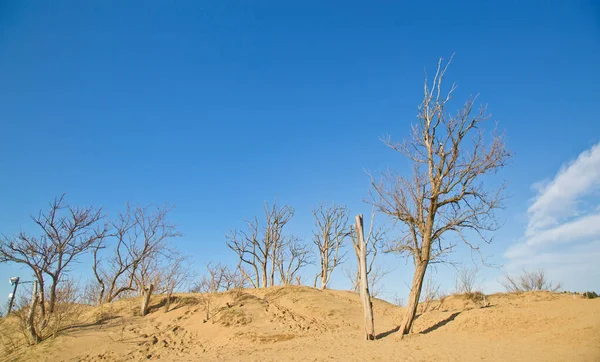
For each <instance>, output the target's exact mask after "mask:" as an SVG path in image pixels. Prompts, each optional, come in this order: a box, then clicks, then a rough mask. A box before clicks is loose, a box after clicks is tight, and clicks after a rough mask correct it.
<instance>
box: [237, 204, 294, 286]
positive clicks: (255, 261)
mask: <svg viewBox="0 0 600 362" xmlns="http://www.w3.org/2000/svg"><path fill="white" fill-rule="evenodd" d="M264 210H265V224H264V225H263V226H261V225H260V224H259V221H258V218H256V217H255V218H254V219H253V220H251V221H247V224H248V231H238V230H233V231H232V232H231V233H230V234H229V235H227V246H228V247H229V248H230V249H231V250H233V251H234V252H235V253H236V254H237V256H238V258H239V261H240V267H241V266H242V265H243V264H246V265H248V267H250V268H251V269H252V271H253V272H254V274H253V275H249V276H248V279H249V281H250V282H251V283H252V286H253V287H255V288H258V287H262V288H266V287H269V286H272V285H275V271H276V268H277V261H278V256H279V255H281V251H280V249H281V248H282V247H283V244H284V242H285V236H284V234H283V228H284V227H285V225H286V224H287V223H288V222H289V221H290V220H291V218H292V217H293V216H294V209H293V208H292V207H291V206H289V205H283V206H281V207H280V206H279V205H278V204H277V202H274V203H273V205H271V206H269V204H268V203H265V209H264ZM240 270H242V271H243V270H244V269H243V268H241V269H240Z"/></svg>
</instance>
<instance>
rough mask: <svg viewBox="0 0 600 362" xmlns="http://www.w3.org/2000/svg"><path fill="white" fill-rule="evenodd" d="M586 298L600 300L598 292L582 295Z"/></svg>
mask: <svg viewBox="0 0 600 362" xmlns="http://www.w3.org/2000/svg"><path fill="white" fill-rule="evenodd" d="M582 295H583V297H584V298H586V299H594V298H598V294H597V293H596V292H590V291H587V292H585V293H583V294H582Z"/></svg>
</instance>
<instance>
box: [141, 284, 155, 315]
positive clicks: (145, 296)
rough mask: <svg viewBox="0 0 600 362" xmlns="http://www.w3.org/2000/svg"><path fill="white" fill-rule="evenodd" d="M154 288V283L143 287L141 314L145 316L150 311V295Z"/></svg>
mask: <svg viewBox="0 0 600 362" xmlns="http://www.w3.org/2000/svg"><path fill="white" fill-rule="evenodd" d="M153 290H154V284H150V285H149V286H147V287H144V289H142V298H143V299H142V307H141V309H140V315H142V316H145V315H146V314H147V313H148V304H150V297H151V296H152V291H153Z"/></svg>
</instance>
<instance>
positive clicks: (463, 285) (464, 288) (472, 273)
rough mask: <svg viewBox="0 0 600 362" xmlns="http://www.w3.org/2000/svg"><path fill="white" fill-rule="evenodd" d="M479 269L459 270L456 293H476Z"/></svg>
mask: <svg viewBox="0 0 600 362" xmlns="http://www.w3.org/2000/svg"><path fill="white" fill-rule="evenodd" d="M477 272H478V270H477V268H472V269H469V268H464V267H463V268H459V269H457V272H456V292H457V293H459V294H467V295H470V294H472V293H474V292H475V291H476V290H475V284H476V283H477Z"/></svg>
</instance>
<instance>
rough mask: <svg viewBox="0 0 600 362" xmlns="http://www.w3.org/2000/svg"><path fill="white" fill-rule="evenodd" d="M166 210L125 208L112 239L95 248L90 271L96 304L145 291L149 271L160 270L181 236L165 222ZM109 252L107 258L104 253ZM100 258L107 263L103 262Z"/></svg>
mask: <svg viewBox="0 0 600 362" xmlns="http://www.w3.org/2000/svg"><path fill="white" fill-rule="evenodd" d="M170 210H171V208H170V207H168V206H162V207H161V206H157V207H151V206H146V207H142V206H137V207H132V206H131V205H129V204H127V206H126V210H125V212H124V213H121V214H120V215H119V217H118V218H117V220H115V221H114V222H113V223H112V227H113V230H112V235H111V237H109V238H107V239H106V240H102V241H101V242H98V243H96V244H95V245H94V248H93V253H92V254H93V264H92V271H93V273H94V277H95V280H96V282H97V286H98V289H99V292H98V301H97V302H98V303H105V302H106V303H108V302H112V301H113V300H115V299H116V298H118V297H119V296H120V295H121V294H123V293H125V292H128V291H129V292H131V291H135V290H139V291H140V292H141V291H142V290H145V288H146V287H148V286H149V285H148V284H149V283H151V282H152V281H150V279H149V275H150V271H151V268H154V269H156V268H158V267H160V266H162V261H161V260H162V259H161V258H163V257H164V256H165V255H167V254H168V253H169V252H170V251H171V250H173V249H172V248H171V245H170V244H169V242H170V240H171V239H172V238H175V237H178V236H181V233H180V232H179V231H178V230H177V228H176V226H175V225H174V224H172V223H171V222H170V221H169V220H168V213H169V211H170ZM105 250H108V255H104V254H106V251H105ZM103 256H104V257H105V258H106V259H103Z"/></svg>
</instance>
